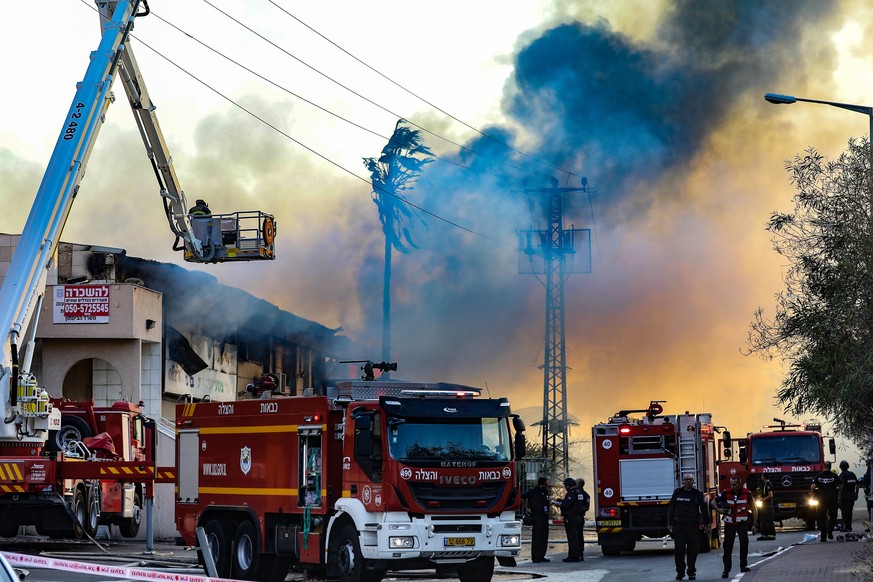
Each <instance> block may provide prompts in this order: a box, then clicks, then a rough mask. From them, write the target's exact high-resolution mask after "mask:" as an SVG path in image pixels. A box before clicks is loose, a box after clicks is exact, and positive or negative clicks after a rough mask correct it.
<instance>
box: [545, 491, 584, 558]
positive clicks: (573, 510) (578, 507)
mask: <svg viewBox="0 0 873 582" xmlns="http://www.w3.org/2000/svg"><path fill="white" fill-rule="evenodd" d="M564 487H566V489H567V494H566V495H565V496H564V498H563V499H562V500H560V501H552V503H553V504H554V505H557V506H558V507H560V508H561V516H562V517H563V518H564V531H565V532H567V545H568V546H569V548H568V551H567V557H566V558H564V560H563V561H564V562H581V561H582V560H583V557H582V540H580V539H579V529H580V527H581V526H580V524H581V522H582V515H583V513H584V511H583V509H582V503H581V502H580V501H579V495H578V490H577V489H576V480H575V479H573V478H572V477H567V478H566V479H564Z"/></svg>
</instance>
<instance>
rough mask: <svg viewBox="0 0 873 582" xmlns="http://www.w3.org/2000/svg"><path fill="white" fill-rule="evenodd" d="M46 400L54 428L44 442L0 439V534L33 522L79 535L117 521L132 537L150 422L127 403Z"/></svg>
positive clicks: (143, 492)
mask: <svg viewBox="0 0 873 582" xmlns="http://www.w3.org/2000/svg"><path fill="white" fill-rule="evenodd" d="M51 402H52V404H49V405H48V406H51V407H52V409H53V416H55V417H57V418H58V420H57V422H58V429H57V430H50V431H49V433H48V434H49V440H48V442H47V443H46V444H45V446H42V445H41V444H35V443H26V442H25V443H0V536H2V537H12V536H14V535H16V533H17V532H18V529H19V527H20V526H22V525H33V526H35V527H36V529H37V531H38V532H39V533H41V534H43V535H47V536H49V537H51V538H72V539H80V538H83V537H86V536H92V537H93V536H94V535H95V534H96V533H97V528H98V526H100V525H117V526H118V527H119V531H120V533H121V535H122V536H124V537H129V538H131V537H136V535H137V534H138V533H139V528H140V524H141V523H142V515H143V500H144V499H145V498H146V496H147V494H148V496H149V497H151V495H150V494H151V482H152V478H153V477H154V475H155V473H154V461H153V458H154V454H153V452H154V441H153V435H154V422H153V421H151V420H148V419H146V418H145V417H143V416H142V414H141V411H140V409H139V407H138V406H136V405H134V404H131V403H130V402H124V401H119V402H116V403H114V404H113V405H112V406H108V407H95V406H94V404H93V403H92V402H73V401H69V400H61V399H52V400H51ZM58 413H60V415H59V416H58Z"/></svg>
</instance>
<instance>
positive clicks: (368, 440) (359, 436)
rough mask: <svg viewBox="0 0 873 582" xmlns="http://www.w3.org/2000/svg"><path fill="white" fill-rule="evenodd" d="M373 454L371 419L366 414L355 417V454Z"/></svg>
mask: <svg viewBox="0 0 873 582" xmlns="http://www.w3.org/2000/svg"><path fill="white" fill-rule="evenodd" d="M372 454H373V419H372V417H370V415H368V414H361V415H359V416H356V417H355V456H356V457H364V458H370V456H371V455H372Z"/></svg>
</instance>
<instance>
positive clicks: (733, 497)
mask: <svg viewBox="0 0 873 582" xmlns="http://www.w3.org/2000/svg"><path fill="white" fill-rule="evenodd" d="M722 495H724V501H725V502H727V506H728V512H727V513H726V514H724V515H723V516H722V519H723V520H724V522H725V523H739V522H743V521H749V504H750V503H752V492H751V491H749V490H748V489H741V490H740V492H739V493H734V492H733V491H730V490H728V491H725V492H724V493H723V494H722Z"/></svg>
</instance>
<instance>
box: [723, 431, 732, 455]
mask: <svg viewBox="0 0 873 582" xmlns="http://www.w3.org/2000/svg"><path fill="white" fill-rule="evenodd" d="M721 441H722V443H723V444H724V448H726V449H729V448H731V431H729V430H726V431H724V432H723V433H721ZM725 456H727V457H730V455H725Z"/></svg>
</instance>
